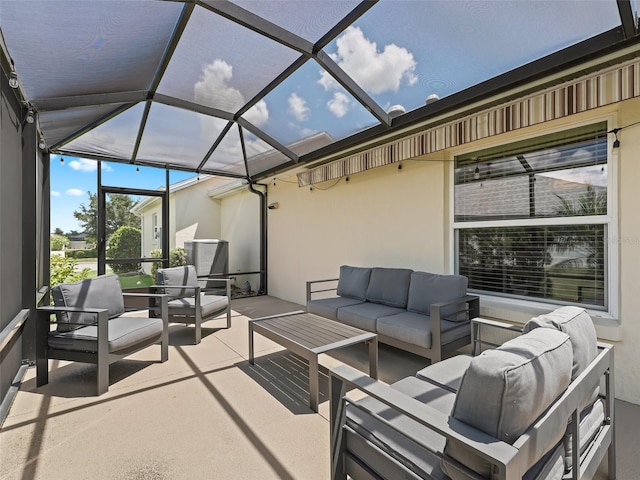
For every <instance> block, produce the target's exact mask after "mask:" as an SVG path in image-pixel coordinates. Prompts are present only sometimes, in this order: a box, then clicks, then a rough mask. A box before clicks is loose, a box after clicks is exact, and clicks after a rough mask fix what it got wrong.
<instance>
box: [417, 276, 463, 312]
mask: <svg viewBox="0 0 640 480" xmlns="http://www.w3.org/2000/svg"><path fill="white" fill-rule="evenodd" d="M468 283H469V281H468V279H467V277H464V276H462V275H438V274H435V273H427V272H413V273H412V274H411V284H410V285H409V298H408V301H407V310H409V311H410V312H415V313H422V314H423V315H431V304H432V303H439V302H447V301H449V300H454V299H456V298H461V297H464V296H465V295H466V294H467V285H468ZM458 310H460V308H459V307H458V306H455V305H454V306H451V307H445V308H444V309H443V310H442V314H443V316H447V319H448V320H452V321H462V320H467V318H466V316H464V315H459V316H454V315H453V313H454V312H456V311H458Z"/></svg>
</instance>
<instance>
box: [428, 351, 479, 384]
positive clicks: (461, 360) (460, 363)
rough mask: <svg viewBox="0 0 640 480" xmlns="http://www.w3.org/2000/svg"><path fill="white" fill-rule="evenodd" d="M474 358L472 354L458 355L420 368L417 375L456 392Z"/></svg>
mask: <svg viewBox="0 0 640 480" xmlns="http://www.w3.org/2000/svg"><path fill="white" fill-rule="evenodd" d="M472 359H473V357H472V356H470V355H456V356H454V357H451V358H447V359H446V360H443V361H442V362H436V363H433V364H431V365H429V366H428V367H425V368H423V369H422V370H419V371H418V373H416V376H417V377H418V378H420V379H422V380H426V381H427V382H431V383H433V384H434V385H439V386H440V387H442V388H446V389H447V390H449V391H450V392H454V393H456V392H457V391H458V390H459V389H460V383H461V382H462V377H463V376H464V372H466V371H467V368H469V364H470V363H471V360H472Z"/></svg>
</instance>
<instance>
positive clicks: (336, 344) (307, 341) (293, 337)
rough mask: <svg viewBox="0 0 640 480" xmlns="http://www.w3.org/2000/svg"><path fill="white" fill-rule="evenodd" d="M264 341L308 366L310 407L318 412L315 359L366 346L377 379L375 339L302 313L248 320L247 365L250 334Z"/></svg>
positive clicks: (376, 340)
mask: <svg viewBox="0 0 640 480" xmlns="http://www.w3.org/2000/svg"><path fill="white" fill-rule="evenodd" d="M254 332H256V333H259V334H260V335H262V336H264V337H267V338H268V339H270V340H273V341H274V342H276V343H278V344H279V345H282V346H283V347H285V348H286V349H287V350H290V351H292V352H293V353H295V354H297V355H300V356H301V357H303V358H304V359H306V360H307V361H308V362H309V406H310V407H311V409H312V410H313V411H315V412H317V411H318V401H319V396H320V392H319V388H318V381H319V380H318V355H319V354H321V353H326V352H330V351H331V350H336V349H338V348H342V347H347V346H349V345H354V344H356V343H360V342H365V343H368V344H369V375H370V376H371V377H373V378H376V379H377V378H378V336H377V335H376V334H375V333H371V332H367V331H365V330H360V329H359V328H355V327H351V326H349V325H344V324H342V323H339V322H334V321H333V320H329V319H327V318H324V317H320V316H318V315H314V314H312V313H305V312H302V311H299V312H291V313H285V314H283V315H274V316H270V317H262V318H256V319H254V320H249V363H250V364H251V365H253V364H254V356H253V333H254Z"/></svg>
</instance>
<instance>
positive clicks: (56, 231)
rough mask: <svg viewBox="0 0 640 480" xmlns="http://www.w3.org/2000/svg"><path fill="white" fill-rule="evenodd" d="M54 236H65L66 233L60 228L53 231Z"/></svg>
mask: <svg viewBox="0 0 640 480" xmlns="http://www.w3.org/2000/svg"><path fill="white" fill-rule="evenodd" d="M53 234H54V235H60V236H62V235H64V232H63V231H62V229H61V228H60V227H56V229H55V230H54V231H53Z"/></svg>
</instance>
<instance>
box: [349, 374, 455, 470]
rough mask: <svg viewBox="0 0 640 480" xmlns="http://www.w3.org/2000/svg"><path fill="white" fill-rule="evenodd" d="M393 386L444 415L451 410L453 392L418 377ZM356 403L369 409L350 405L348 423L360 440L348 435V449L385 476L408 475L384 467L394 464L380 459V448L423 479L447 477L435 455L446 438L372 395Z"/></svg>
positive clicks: (409, 378) (441, 447) (401, 381)
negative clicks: (386, 469) (410, 437)
mask: <svg viewBox="0 0 640 480" xmlns="http://www.w3.org/2000/svg"><path fill="white" fill-rule="evenodd" d="M391 387H392V388H394V389H396V390H398V391H400V392H402V393H404V394H406V395H407V396H409V397H411V398H415V399H416V400H419V401H421V402H423V403H428V404H429V406H430V407H432V408H434V409H436V410H438V411H440V412H441V413H444V414H445V415H448V414H449V413H450V412H451V408H452V407H453V402H454V400H455V395H454V394H453V393H451V392H449V391H447V390H443V389H441V388H439V387H437V386H435V385H433V384H430V383H428V382H425V381H423V380H420V379H418V378H415V377H408V378H405V379H402V380H400V381H399V382H396V383H394V384H392V385H391ZM356 404H357V405H358V406H360V407H362V408H364V409H366V411H363V410H361V409H360V408H357V407H354V406H351V405H349V406H348V407H347V426H348V427H350V428H352V429H353V430H354V431H355V432H356V434H357V437H359V438H358V441H356V440H355V437H356V435H352V436H350V437H348V438H347V444H348V446H347V448H348V449H349V451H350V452H351V453H355V454H356V455H357V456H358V457H359V458H361V459H363V460H364V461H365V463H366V464H367V465H369V466H373V468H375V469H376V471H377V472H378V473H379V474H381V475H382V476H383V477H384V478H406V477H405V475H402V473H401V472H400V471H384V470H382V469H383V468H392V467H393V466H392V465H389V462H384V463H386V464H384V463H382V462H379V457H380V454H379V453H378V452H379V450H382V451H383V452H384V453H385V454H387V455H388V456H390V457H391V458H393V459H394V460H395V461H396V462H398V463H400V464H401V465H403V466H404V467H405V468H408V469H409V470H411V471H412V472H414V473H416V474H417V475H418V476H420V478H438V479H440V478H446V477H444V475H443V474H442V470H441V469H440V465H439V460H438V457H437V455H436V454H435V452H441V451H442V449H443V448H444V442H445V439H444V437H442V436H441V435H439V434H437V433H435V432H434V431H433V430H430V429H428V428H425V427H424V426H422V425H420V424H419V423H418V422H416V421H414V420H412V419H410V418H409V417H406V416H404V415H399V414H398V412H397V411H395V410H393V409H392V408H391V407H389V406H387V405H385V404H384V403H382V402H380V401H378V400H375V399H373V398H371V397H366V398H363V399H362V400H359V401H357V402H356ZM374 415H376V416H378V417H381V418H382V419H383V420H384V421H386V422H388V423H389V424H390V425H387V424H386V423H385V422H384V421H381V420H379V419H378V418H375V417H374ZM398 430H399V431H400V432H403V433H405V434H410V435H413V436H415V437H416V438H419V439H420V440H421V441H422V442H424V443H425V444H427V445H428V446H429V447H430V450H429V449H425V448H424V447H423V446H420V445H418V444H416V443H415V442H413V441H411V440H409V439H408V438H407V437H406V436H404V435H402V434H401V433H399V432H398ZM373 446H375V447H376V448H373Z"/></svg>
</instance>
